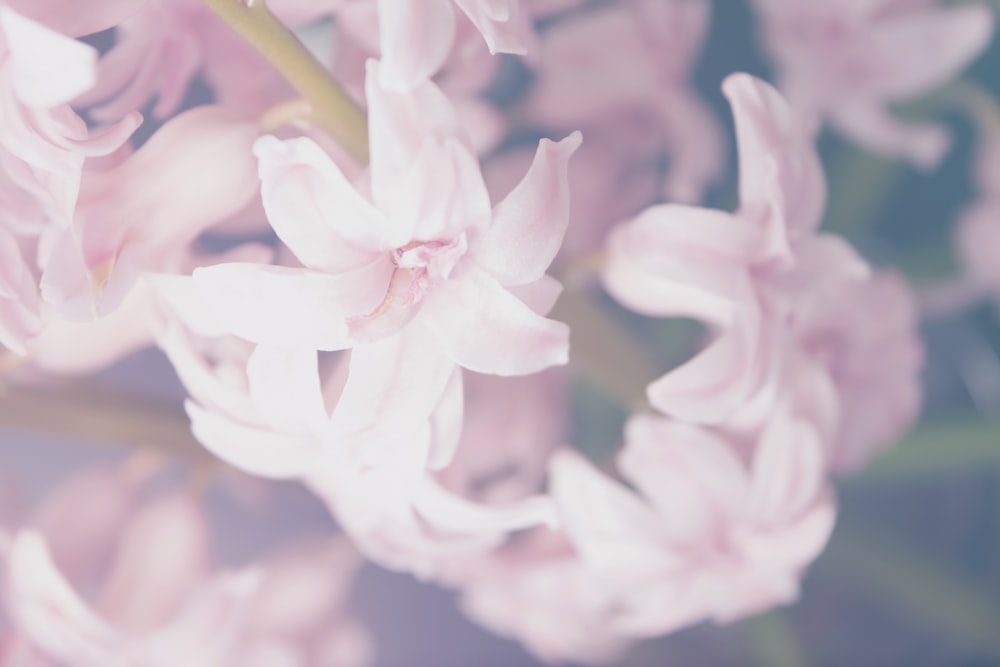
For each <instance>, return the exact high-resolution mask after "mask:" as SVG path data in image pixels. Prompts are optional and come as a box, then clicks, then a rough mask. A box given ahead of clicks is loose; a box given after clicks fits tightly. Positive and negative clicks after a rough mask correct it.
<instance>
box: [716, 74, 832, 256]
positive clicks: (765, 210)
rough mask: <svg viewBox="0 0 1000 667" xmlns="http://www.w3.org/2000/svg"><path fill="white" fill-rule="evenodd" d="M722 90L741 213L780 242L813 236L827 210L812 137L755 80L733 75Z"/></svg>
mask: <svg viewBox="0 0 1000 667" xmlns="http://www.w3.org/2000/svg"><path fill="white" fill-rule="evenodd" d="M722 91H723V93H724V94H725V95H726V97H727V98H728V100H729V104H730V105H731V106H732V109H733V120H734V123H735V125H736V139H737V145H738V146H737V148H738V153H739V171H740V210H741V212H744V213H745V214H747V215H750V216H751V217H752V218H756V219H758V220H759V221H760V222H761V223H762V224H764V225H765V233H768V234H773V235H780V236H781V237H782V238H784V237H786V236H790V237H792V238H795V237H797V236H800V235H802V234H806V233H810V232H812V231H814V230H815V229H816V228H817V227H819V224H820V222H821V221H822V217H823V210H824V209H825V207H826V180H825V177H824V175H823V166H822V164H821V163H820V160H819V155H818V153H817V152H816V149H815V147H814V146H813V143H812V141H813V137H812V135H811V134H810V133H808V131H807V130H806V128H804V127H802V125H801V124H800V122H799V121H798V119H797V118H796V116H795V115H794V114H793V113H792V109H791V107H790V106H789V105H788V102H786V101H785V99H784V98H783V97H782V96H781V94H780V93H778V91H777V90H775V89H774V88H773V87H771V86H770V85H769V84H767V83H765V82H764V81H761V80H760V79H757V78H755V77H752V76H750V75H748V74H733V75H731V76H729V77H727V78H726V80H725V81H723V83H722ZM779 243H780V241H779V240H777V239H772V240H770V241H769V244H770V245H771V247H774V246H775V245H778V244H779Z"/></svg>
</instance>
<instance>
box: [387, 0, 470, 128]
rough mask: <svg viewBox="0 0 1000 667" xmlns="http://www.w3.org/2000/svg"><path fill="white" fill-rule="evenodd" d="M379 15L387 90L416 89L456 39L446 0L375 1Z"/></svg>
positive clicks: (453, 14)
mask: <svg viewBox="0 0 1000 667" xmlns="http://www.w3.org/2000/svg"><path fill="white" fill-rule="evenodd" d="M378 18H379V29H380V30H381V39H380V44H381V50H382V66H381V74H380V77H379V78H380V81H381V83H382V85H383V86H385V88H386V90H394V91H404V90H410V89H412V88H415V87H416V86H418V85H420V84H421V83H423V82H425V81H427V80H428V79H430V77H431V76H433V75H434V73H435V72H437V71H438V70H439V69H440V68H441V66H442V65H443V64H444V61H445V58H446V57H447V56H448V52H449V51H451V45H452V41H453V40H454V38H455V12H454V10H452V8H451V4H450V3H449V2H448V0H420V1H419V2H418V1H417V0H378ZM373 134H374V133H373Z"/></svg>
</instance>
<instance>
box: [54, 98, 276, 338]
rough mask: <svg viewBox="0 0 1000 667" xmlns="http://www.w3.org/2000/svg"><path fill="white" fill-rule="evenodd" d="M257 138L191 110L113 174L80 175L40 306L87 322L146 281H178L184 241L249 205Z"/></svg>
mask: <svg viewBox="0 0 1000 667" xmlns="http://www.w3.org/2000/svg"><path fill="white" fill-rule="evenodd" d="M256 136H257V125H256V123H254V122H252V121H248V120H247V119H246V118H245V117H244V116H243V115H241V114H239V113H237V112H234V111H232V110H231V109H228V108H225V107H219V106H205V107H198V108H195V109H192V110H190V111H187V112H185V113H183V114H181V115H180V116H177V117H176V118H174V119H172V120H171V121H170V122H168V123H167V124H166V125H164V126H163V127H162V128H161V129H160V130H159V131H158V132H157V133H156V134H155V135H153V137H152V138H151V139H150V140H149V141H148V142H146V143H145V144H144V145H143V146H142V147H141V148H140V149H139V150H138V151H136V153H135V154H134V155H131V156H129V157H128V158H127V159H124V160H122V161H121V163H120V164H118V165H116V166H115V167H113V168H111V169H108V170H96V169H94V170H87V171H86V172H85V173H84V180H83V186H82V191H81V195H80V201H79V203H78V205H77V208H76V212H75V215H74V218H73V221H72V225H71V226H70V227H69V228H68V229H65V230H53V231H52V238H50V239H49V243H48V244H47V246H46V247H47V249H48V252H47V253H46V255H45V256H43V258H42V263H43V265H44V267H45V268H44V272H43V275H42V280H41V287H42V292H43V295H44V297H45V300H46V301H47V302H48V303H49V304H51V305H52V306H53V307H55V308H57V309H58V310H59V312H60V314H61V315H63V316H64V317H66V318H69V319H74V320H84V321H85V320H91V319H95V318H97V317H100V316H103V315H106V314H107V313H109V312H111V311H112V310H114V309H115V308H116V307H117V306H118V305H119V304H120V303H121V302H122V301H123V300H124V299H125V297H126V296H127V295H128V293H129V291H130V290H131V288H132V286H133V284H134V283H135V281H136V280H137V279H138V278H139V276H140V275H142V274H143V273H147V272H153V271H162V272H174V271H179V270H180V268H181V266H182V265H183V264H184V263H185V261H186V260H187V259H188V258H187V254H186V253H187V252H188V245H189V244H190V243H191V241H193V240H194V239H195V238H196V237H197V236H198V235H199V234H200V233H201V232H203V231H204V230H205V229H207V228H209V227H210V226H212V225H214V224H216V223H218V222H220V221H222V220H224V219H226V218H228V217H230V216H232V215H234V214H236V213H238V212H239V211H241V210H242V209H243V207H244V206H245V205H246V204H247V203H248V202H249V201H250V200H251V199H252V197H253V196H254V194H255V192H256V189H257V186H256V182H257V181H256V177H255V174H254V165H253V157H252V155H251V153H250V147H251V145H252V143H253V140H254V139H255V138H256ZM207 173H210V174H212V177H211V178H206V177H205V174H207Z"/></svg>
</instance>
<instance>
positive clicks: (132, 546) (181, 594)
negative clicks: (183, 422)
mask: <svg viewBox="0 0 1000 667" xmlns="http://www.w3.org/2000/svg"><path fill="white" fill-rule="evenodd" d="M209 553H210V547H209V527H208V523H207V520H206V517H205V516H204V515H203V514H202V512H201V509H200V507H199V506H198V504H197V503H196V502H195V501H194V499H193V498H192V497H190V496H189V495H187V494H186V493H179V494H174V495H168V496H164V497H162V498H158V499H156V500H154V501H153V502H151V503H149V504H148V505H146V506H144V507H143V508H142V509H140V510H139V511H138V512H136V514H135V515H134V517H133V518H132V520H131V522H130V523H129V525H128V526H127V527H126V528H125V530H124V531H123V533H122V535H121V536H120V537H119V540H118V545H117V550H116V553H115V557H114V558H113V559H112V561H111V565H110V570H109V575H108V577H107V579H106V581H105V584H104V587H103V590H102V591H101V594H100V596H99V600H98V602H97V608H98V609H100V610H101V612H102V613H103V614H104V615H105V617H106V618H107V619H108V620H110V621H111V622H113V623H115V624H116V625H117V626H118V627H119V628H120V629H122V630H124V631H126V632H146V631H149V630H151V629H154V628H156V627H158V626H159V625H161V624H163V623H165V622H166V621H167V620H169V619H170V618H171V617H172V616H173V615H174V614H175V613H176V611H177V610H178V609H179V608H180V607H181V605H183V604H184V603H185V602H186V601H187V599H188V596H190V595H191V594H192V593H193V592H194V591H195V590H196V589H197V587H198V586H199V585H200V582H201V580H202V578H203V577H204V575H205V572H206V570H207V568H208V567H209Z"/></svg>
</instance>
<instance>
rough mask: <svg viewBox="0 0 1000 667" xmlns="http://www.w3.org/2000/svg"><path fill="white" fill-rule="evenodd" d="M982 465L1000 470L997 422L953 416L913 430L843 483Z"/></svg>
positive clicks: (928, 474)
mask: <svg viewBox="0 0 1000 667" xmlns="http://www.w3.org/2000/svg"><path fill="white" fill-rule="evenodd" d="M984 466H986V467H994V468H996V469H1000V421H997V420H993V421H977V420H975V419H973V418H971V417H966V418H964V419H961V418H953V419H950V420H948V421H942V422H936V423H932V424H926V425H923V426H921V427H919V428H918V429H916V430H914V431H913V432H912V433H910V434H909V435H907V436H906V437H905V438H903V440H902V441H901V442H900V443H899V444H898V445H897V446H896V447H894V448H892V449H891V450H889V451H888V452H886V453H885V454H883V455H882V456H880V457H878V458H877V459H876V460H875V461H874V462H873V463H872V464H871V465H870V466H868V467H867V468H866V469H865V470H864V471H863V472H861V474H859V475H856V476H854V477H852V478H849V479H847V480H845V483H847V484H870V483H875V484H880V483H883V482H886V481H890V480H892V481H906V480H913V479H922V478H927V477H934V476H940V475H943V474H948V473H953V474H961V473H965V472H969V471H973V470H981V469H983V467H984Z"/></svg>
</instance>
